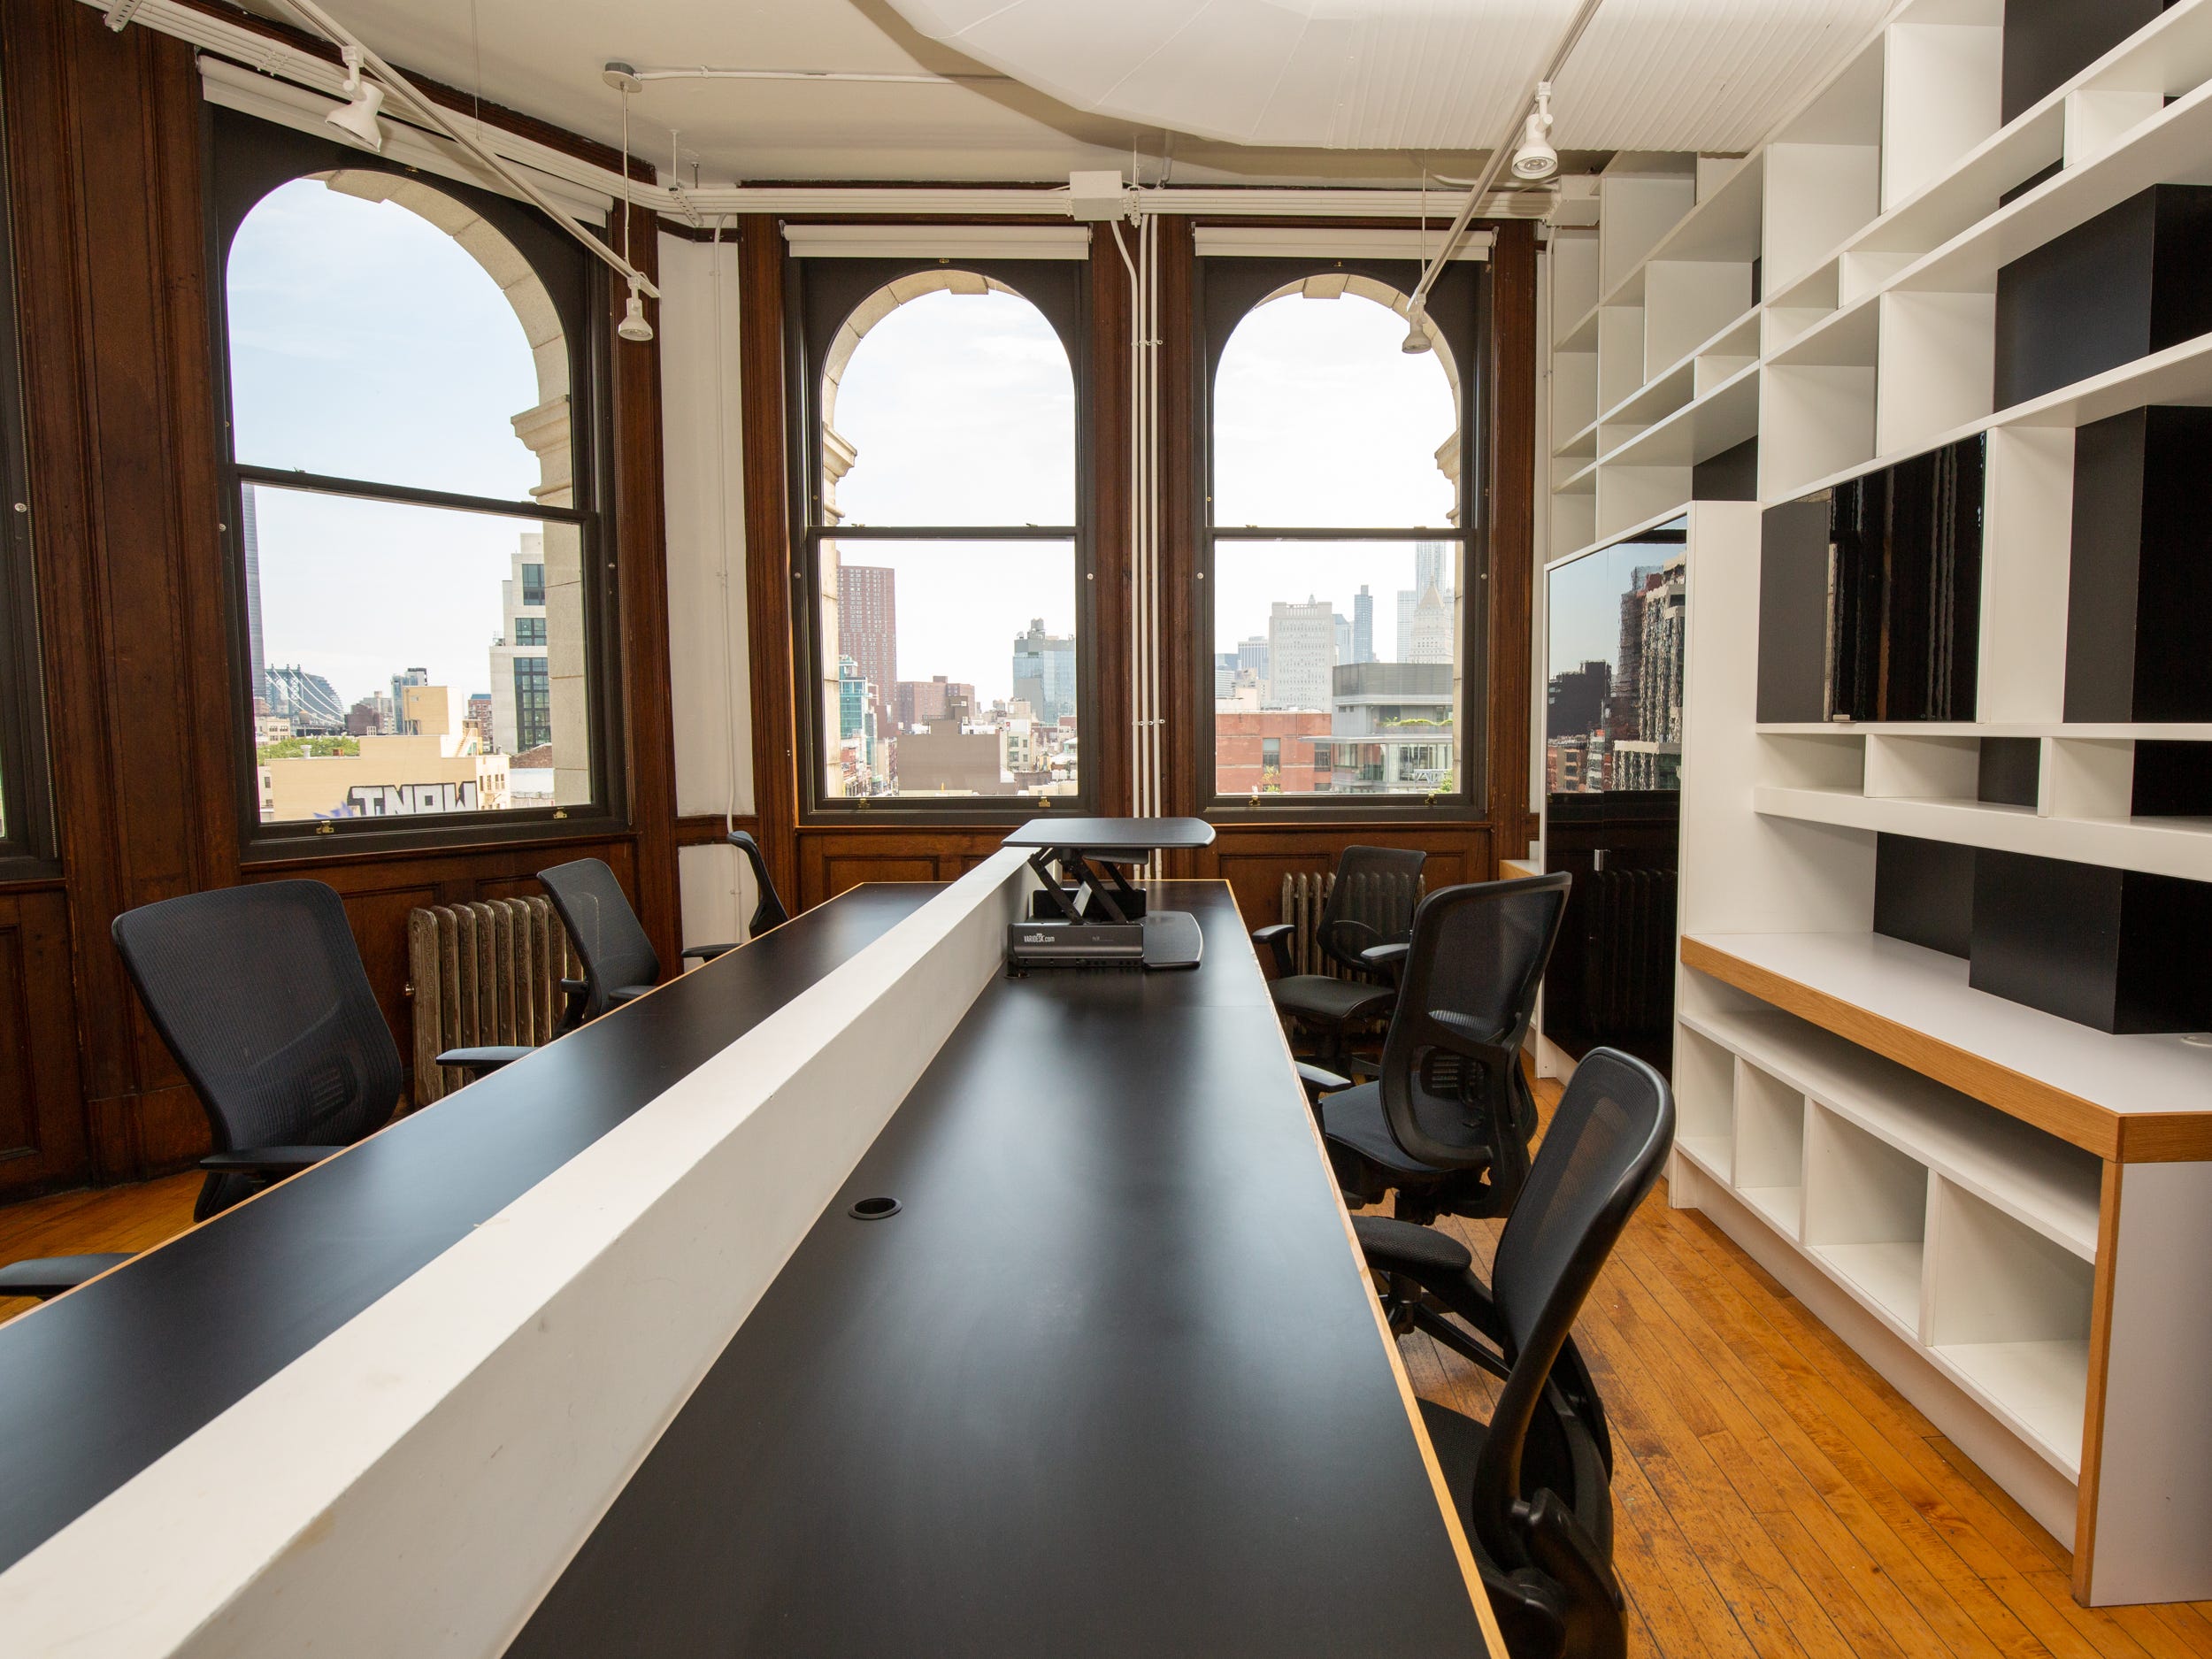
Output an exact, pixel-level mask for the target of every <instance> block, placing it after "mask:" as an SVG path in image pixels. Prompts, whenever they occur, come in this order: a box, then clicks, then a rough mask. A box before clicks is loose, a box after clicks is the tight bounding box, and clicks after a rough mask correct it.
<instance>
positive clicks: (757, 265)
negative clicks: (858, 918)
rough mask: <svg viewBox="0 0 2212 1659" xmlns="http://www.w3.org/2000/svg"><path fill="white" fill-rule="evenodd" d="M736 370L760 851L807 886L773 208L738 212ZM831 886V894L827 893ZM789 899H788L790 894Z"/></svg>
mask: <svg viewBox="0 0 2212 1659" xmlns="http://www.w3.org/2000/svg"><path fill="white" fill-rule="evenodd" d="M737 242H738V256H737V257H738V294H739V296H740V300H739V311H738V376H739V383H740V386H741V393H740V396H741V399H742V401H743V403H744V411H745V419H744V434H743V445H744V450H743V452H744V462H745V616H746V629H747V632H748V633H749V634H750V636H751V637H750V638H749V640H748V641H747V642H746V663H747V666H748V667H749V670H750V672H751V675H752V692H753V697H752V708H753V810H754V811H755V812H756V813H757V814H758V815H759V818H760V824H761V830H760V846H761V851H762V852H763V853H764V855H766V856H767V859H768V869H769V872H770V873H771V874H772V875H773V876H774V877H775V879H776V885H777V887H779V888H780V889H781V890H782V891H783V892H784V893H786V894H800V895H802V897H801V898H800V900H799V902H801V903H806V902H810V900H809V899H808V897H806V896H805V889H804V888H803V887H802V886H801V885H800V882H799V861H798V845H797V829H798V822H799V774H798V760H797V749H798V742H797V734H796V732H795V726H794V719H795V710H796V698H797V687H796V686H795V684H794V683H793V680H794V673H793V664H792V660H791V659H792V637H791V588H792V579H791V522H790V506H789V503H788V502H787V500H786V499H785V485H786V480H787V476H788V474H787V471H786V457H785V453H784V442H785V439H784V428H785V426H787V424H788V423H787V420H786V419H785V411H784V397H785V392H784V373H785V349H784V345H785V342H784V299H783V266H784V247H783V230H782V227H781V226H780V224H779V223H778V221H777V220H776V219H774V218H773V217H772V216H770V215H768V214H764V213H749V214H747V215H745V216H744V217H743V218H741V219H739V220H738V229H737ZM823 896H827V895H823ZM787 902H788V901H787Z"/></svg>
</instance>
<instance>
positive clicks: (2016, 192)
mask: <svg viewBox="0 0 2212 1659" xmlns="http://www.w3.org/2000/svg"><path fill="white" fill-rule="evenodd" d="M2065 171H2066V163H2065V162H2064V161H2063V160H2059V161H2055V162H2053V163H2051V165H2049V166H2047V167H2039V168H2037V169H2036V171H2034V172H2033V173H2030V174H2029V175H2028V176H2027V177H2026V178H2024V179H2023V180H2020V182H2019V183H2017V184H2016V185H2014V186H2013V187H2012V188H2011V189H2009V190H2006V191H2003V192H2001V193H2000V195H1999V196H1998V197H1997V205H1998V206H1999V207H2009V206H2011V205H2012V204H2014V203H2015V202H2016V201H2018V200H2019V199H2020V198H2021V197H2022V196H2025V195H2026V194H2027V193H2028V192H2029V191H2031V190H2032V189H2034V188H2035V187H2036V186H2037V185H2039V184H2041V183H2043V182H2044V181H2045V180H2050V179H2055V178H2057V177H2058V175H2059V174H2060V173H2063V172H2065Z"/></svg>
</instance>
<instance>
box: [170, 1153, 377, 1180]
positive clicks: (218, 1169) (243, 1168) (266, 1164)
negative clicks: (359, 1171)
mask: <svg viewBox="0 0 2212 1659" xmlns="http://www.w3.org/2000/svg"><path fill="white" fill-rule="evenodd" d="M344 1150H345V1148H343V1147H242V1148H239V1149H238V1150H237V1151H235V1152H211V1153H209V1154H208V1155H207V1156H205V1157H204V1158H202V1159H201V1160H200V1167H201V1168H202V1169H204V1170H205V1171H207V1172H208V1173H209V1174H210V1175H273V1176H276V1177H279V1178H281V1177H284V1176H287V1175H296V1174H298V1173H299V1172H300V1171H302V1170H311V1169H313V1168H314V1167H315V1166H316V1165H317V1164H320V1163H321V1162H322V1161H323V1160H324V1159H325V1158H326V1157H329V1156H332V1155H333V1154H334V1153H339V1152H343V1151H344Z"/></svg>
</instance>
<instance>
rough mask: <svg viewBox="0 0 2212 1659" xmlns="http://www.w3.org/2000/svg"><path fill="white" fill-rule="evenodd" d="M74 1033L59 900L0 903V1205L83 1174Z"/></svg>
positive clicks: (40, 896)
mask: <svg viewBox="0 0 2212 1659" xmlns="http://www.w3.org/2000/svg"><path fill="white" fill-rule="evenodd" d="M75 1033H76V1010H75V1003H74V999H73V995H72V993H71V987H70V979H69V916H68V906H67V903H66V902H65V898H64V896H63V895H62V894H61V893H60V892H59V891H58V890H54V891H46V892H29V893H14V894H8V895H0V1196H5V1197H10V1198H15V1197H24V1196H27V1195H29V1194H33V1193H37V1192H44V1191H49V1190H51V1189H52V1188H55V1187H69V1186H75V1185H77V1184H79V1183H81V1182H82V1181H83V1180H84V1179H86V1178H87V1176H88V1173H89V1171H90V1164H89V1148H88V1144H87V1138H86V1129H87V1125H86V1123H85V1113H84V1105H83V1101H82V1098H81V1089H80V1084H79V1075H78V1069H77V1045H76V1038H75Z"/></svg>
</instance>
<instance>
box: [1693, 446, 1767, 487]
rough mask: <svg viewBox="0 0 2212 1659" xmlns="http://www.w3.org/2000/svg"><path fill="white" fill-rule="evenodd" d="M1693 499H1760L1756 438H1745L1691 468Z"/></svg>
mask: <svg viewBox="0 0 2212 1659" xmlns="http://www.w3.org/2000/svg"><path fill="white" fill-rule="evenodd" d="M1690 499H1691V500H1692V501H1756V500H1758V499H1759V441H1758V439H1756V438H1746V439H1745V440H1744V441H1743V442H1741V443H1739V444H1737V445H1735V446H1734V447H1733V448H1732V449H1723V450H1722V451H1721V452H1720V453H1719V454H1718V455H1717V456H1715V457H1713V458H1712V459H1711V460H1709V461H1700V462H1699V463H1698V464H1697V465H1695V466H1694V467H1692V468H1691V469H1690Z"/></svg>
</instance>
